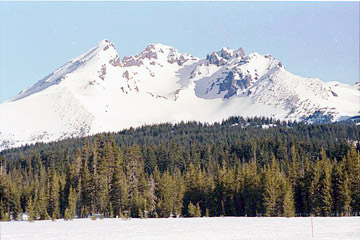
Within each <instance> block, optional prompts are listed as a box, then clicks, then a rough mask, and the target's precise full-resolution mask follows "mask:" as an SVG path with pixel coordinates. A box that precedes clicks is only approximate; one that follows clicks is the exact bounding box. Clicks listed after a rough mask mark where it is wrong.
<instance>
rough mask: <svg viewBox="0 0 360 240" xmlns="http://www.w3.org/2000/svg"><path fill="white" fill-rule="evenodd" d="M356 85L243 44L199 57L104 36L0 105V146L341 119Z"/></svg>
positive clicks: (358, 100)
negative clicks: (289, 66) (150, 127)
mask: <svg viewBox="0 0 360 240" xmlns="http://www.w3.org/2000/svg"><path fill="white" fill-rule="evenodd" d="M359 87H360V84H359V83H356V84H355V85H352V86H350V85H347V84H342V83H339V82H327V83H325V82H322V81H321V80H319V79H317V78H304V77H300V76H296V75H294V74H291V73H289V72H287V71H286V70H285V68H284V66H283V64H282V63H281V62H280V61H279V60H277V59H275V58H274V57H272V56H271V55H265V56H263V55H260V54H258V53H256V52H254V53H251V54H248V55H246V54H245V53H244V51H243V50H242V49H241V48H240V49H238V50H231V49H229V48H222V49H221V50H220V51H218V52H213V53H210V54H208V55H207V56H206V58H205V59H200V58H197V57H193V56H192V55H190V54H182V53H179V52H178V51H177V50H176V49H174V48H172V47H169V46H165V45H162V44H150V45H148V46H147V47H146V48H145V49H144V50H142V51H141V53H139V54H137V55H135V56H131V57H124V58H123V59H122V60H120V57H119V55H118V53H117V51H116V50H115V47H114V45H113V44H112V43H111V42H110V41H108V40H103V41H101V42H100V43H99V44H98V45H97V46H96V47H94V48H92V49H90V50H89V51H88V52H86V53H85V54H83V55H80V56H78V57H76V58H74V59H72V60H71V61H69V62H68V63H66V64H65V65H63V66H62V67H60V68H59V69H57V70H55V71H54V72H53V73H51V74H50V75H48V76H46V77H45V78H44V79H42V80H40V81H39V82H37V83H36V84H35V85H33V86H32V87H30V88H28V89H26V90H24V91H22V92H20V93H19V94H18V95H17V96H15V97H14V98H12V99H10V100H8V101H6V102H4V103H2V104H0V150H2V149H7V148H12V147H18V146H21V145H24V144H30V143H35V142H38V141H42V142H49V141H55V140H61V139H65V138H68V137H78V136H86V135H91V134H95V133H98V132H106V131H119V130H122V129H124V128H128V127H136V126H141V125H144V124H152V123H161V122H178V121H181V120H184V121H188V120H197V121H202V122H215V121H221V120H222V119H224V118H227V117H230V116H233V115H241V116H245V117H246V116H267V117H273V118H277V119H282V120H298V121H299V120H300V121H301V120H305V121H310V122H314V121H337V120H342V119H346V118H348V117H351V116H355V115H358V114H359V111H360V90H359Z"/></svg>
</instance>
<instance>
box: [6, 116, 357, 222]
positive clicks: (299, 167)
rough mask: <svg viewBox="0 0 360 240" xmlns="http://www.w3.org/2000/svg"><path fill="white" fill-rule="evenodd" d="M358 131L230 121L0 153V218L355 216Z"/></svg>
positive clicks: (165, 127) (351, 126) (104, 135)
mask: <svg viewBox="0 0 360 240" xmlns="http://www.w3.org/2000/svg"><path fill="white" fill-rule="evenodd" d="M359 140H360V126H358V125H356V124H355V123H351V122H343V123H333V124H304V123H296V122H280V121H275V120H273V119H271V118H249V119H244V118H241V117H231V118H229V119H228V120H226V121H223V122H222V123H215V124H204V123H198V122H188V123H178V124H159V125H151V126H144V127H140V128H136V129H133V128H131V129H128V130H124V131H121V132H117V133H102V134H97V135H94V136H89V137H84V138H74V139H67V140H62V141H59V142H53V143H47V144H44V143H38V144H35V145H30V146H24V147H21V148H16V149H10V150H5V151H2V152H1V153H0V164H1V165H0V219H1V220H10V219H13V220H16V219H18V218H20V217H21V214H22V213H25V212H26V213H27V214H28V216H29V220H43V219H58V218H65V219H72V218H73V217H75V216H77V217H88V216H91V215H94V214H101V215H102V216H104V217H141V218H143V217H170V216H184V217H196V216H287V217H291V216H309V215H316V216H344V215H347V216H349V215H359V213H360V153H359V150H360V145H359Z"/></svg>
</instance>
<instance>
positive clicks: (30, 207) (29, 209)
mask: <svg viewBox="0 0 360 240" xmlns="http://www.w3.org/2000/svg"><path fill="white" fill-rule="evenodd" d="M26 212H27V215H28V219H29V222H33V221H34V220H36V219H37V216H36V213H35V208H34V203H33V200H32V197H30V198H29V201H28V205H27V208H26Z"/></svg>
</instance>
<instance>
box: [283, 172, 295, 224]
mask: <svg viewBox="0 0 360 240" xmlns="http://www.w3.org/2000/svg"><path fill="white" fill-rule="evenodd" d="M282 188H283V210H282V212H283V216H284V217H295V202H294V195H293V190H292V188H291V184H289V183H288V182H287V180H286V178H283V186H282Z"/></svg>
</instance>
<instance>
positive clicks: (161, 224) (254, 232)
mask: <svg viewBox="0 0 360 240" xmlns="http://www.w3.org/2000/svg"><path fill="white" fill-rule="evenodd" d="M0 224H1V238H0V239H1V240H17V239H26V240H30V239H36V240H43V239H44V240H45V239H46V240H49V239H54V240H60V239H66V240H71V239H86V240H91V239H107V240H110V239H156V240H159V239H172V240H173V239H196V240H201V239H204V240H209V239H216V240H219V239H226V240H230V239H291V240H296V239H341V240H345V239H360V217H316V218H315V217H314V218H313V226H314V237H313V238H312V233H311V218H309V217H306V218H303V217H298V218H265V217H262V218H246V217H225V218H221V217H216V218H168V219H130V220H121V219H104V220H99V219H98V220H96V221H94V220H90V219H76V220H73V221H63V220H57V221H55V222H53V221H37V222H32V223H30V222H27V221H23V222H1V223H0Z"/></svg>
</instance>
